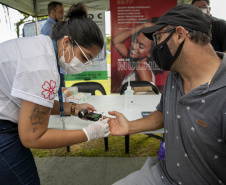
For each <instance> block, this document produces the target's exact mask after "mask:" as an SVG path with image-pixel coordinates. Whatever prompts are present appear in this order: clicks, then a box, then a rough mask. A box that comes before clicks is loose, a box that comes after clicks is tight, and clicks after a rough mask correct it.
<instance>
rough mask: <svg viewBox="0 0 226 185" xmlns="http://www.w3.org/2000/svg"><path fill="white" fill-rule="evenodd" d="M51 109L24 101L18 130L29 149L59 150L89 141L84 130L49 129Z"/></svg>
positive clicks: (23, 142)
mask: <svg viewBox="0 0 226 185" xmlns="http://www.w3.org/2000/svg"><path fill="white" fill-rule="evenodd" d="M50 113H51V109H50V108H48V107H44V106H41V105H37V104H35V103H32V102H29V101H25V100H22V104H21V109H20V115H19V121H18V130H19V137H20V140H21V142H22V144H23V145H24V146H25V147H27V148H58V147H63V146H69V145H73V144H76V143H81V142H85V141H87V136H86V134H85V133H84V132H83V131H82V130H57V129H49V128H48V122H49V117H50Z"/></svg>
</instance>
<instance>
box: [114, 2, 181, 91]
mask: <svg viewBox="0 0 226 185" xmlns="http://www.w3.org/2000/svg"><path fill="white" fill-rule="evenodd" d="M176 5H177V0H142V1H141V0H111V1H110V7H111V41H112V44H111V93H119V92H120V89H121V87H122V85H123V84H124V83H126V82H127V81H128V79H130V80H131V81H137V80H142V81H150V82H153V83H155V84H156V86H157V87H158V88H159V90H160V92H161V91H162V88H163V86H164V84H165V80H166V76H167V74H168V72H165V71H162V70H161V69H160V68H159V67H158V66H157V65H156V63H155V62H154V60H153V57H152V50H153V43H152V41H151V40H149V39H148V38H147V37H145V36H144V35H143V33H141V30H142V29H143V28H145V27H150V26H152V25H154V24H155V23H156V21H157V20H158V19H159V18H160V17H161V16H162V15H163V14H164V13H165V12H166V11H167V10H169V9H171V8H172V7H174V6H176Z"/></svg>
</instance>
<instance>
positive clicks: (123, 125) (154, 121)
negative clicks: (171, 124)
mask: <svg viewBox="0 0 226 185" xmlns="http://www.w3.org/2000/svg"><path fill="white" fill-rule="evenodd" d="M109 114H110V115H112V116H115V117H116V118H110V120H109V122H108V123H109V125H110V134H111V135H121V136H122V135H127V134H135V133H139V132H145V131H152V130H157V129H160V128H163V127H164V124H163V113H162V112H160V111H158V110H156V111H154V112H152V113H151V114H150V115H148V116H146V117H144V118H141V119H138V120H135V121H128V120H127V118H126V117H125V116H124V115H123V114H121V113H119V112H116V111H113V112H109Z"/></svg>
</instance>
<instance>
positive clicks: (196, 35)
mask: <svg viewBox="0 0 226 185" xmlns="http://www.w3.org/2000/svg"><path fill="white" fill-rule="evenodd" d="M188 37H189V38H190V39H191V40H193V41H194V42H195V43H199V44H201V45H202V46H204V45H206V44H208V43H210V37H209V36H208V35H207V34H206V33H203V32H201V31H195V30H193V31H192V32H189V35H188Z"/></svg>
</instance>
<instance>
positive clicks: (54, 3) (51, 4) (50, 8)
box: [48, 1, 63, 15]
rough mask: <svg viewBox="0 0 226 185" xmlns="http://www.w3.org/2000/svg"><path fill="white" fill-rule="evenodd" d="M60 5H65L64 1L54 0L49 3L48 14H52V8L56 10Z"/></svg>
mask: <svg viewBox="0 0 226 185" xmlns="http://www.w3.org/2000/svg"><path fill="white" fill-rule="evenodd" d="M57 5H58V6H63V4H62V3H60V2H56V1H52V2H51V3H49V4H48V14H49V15H50V12H51V10H56V8H57Z"/></svg>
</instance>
